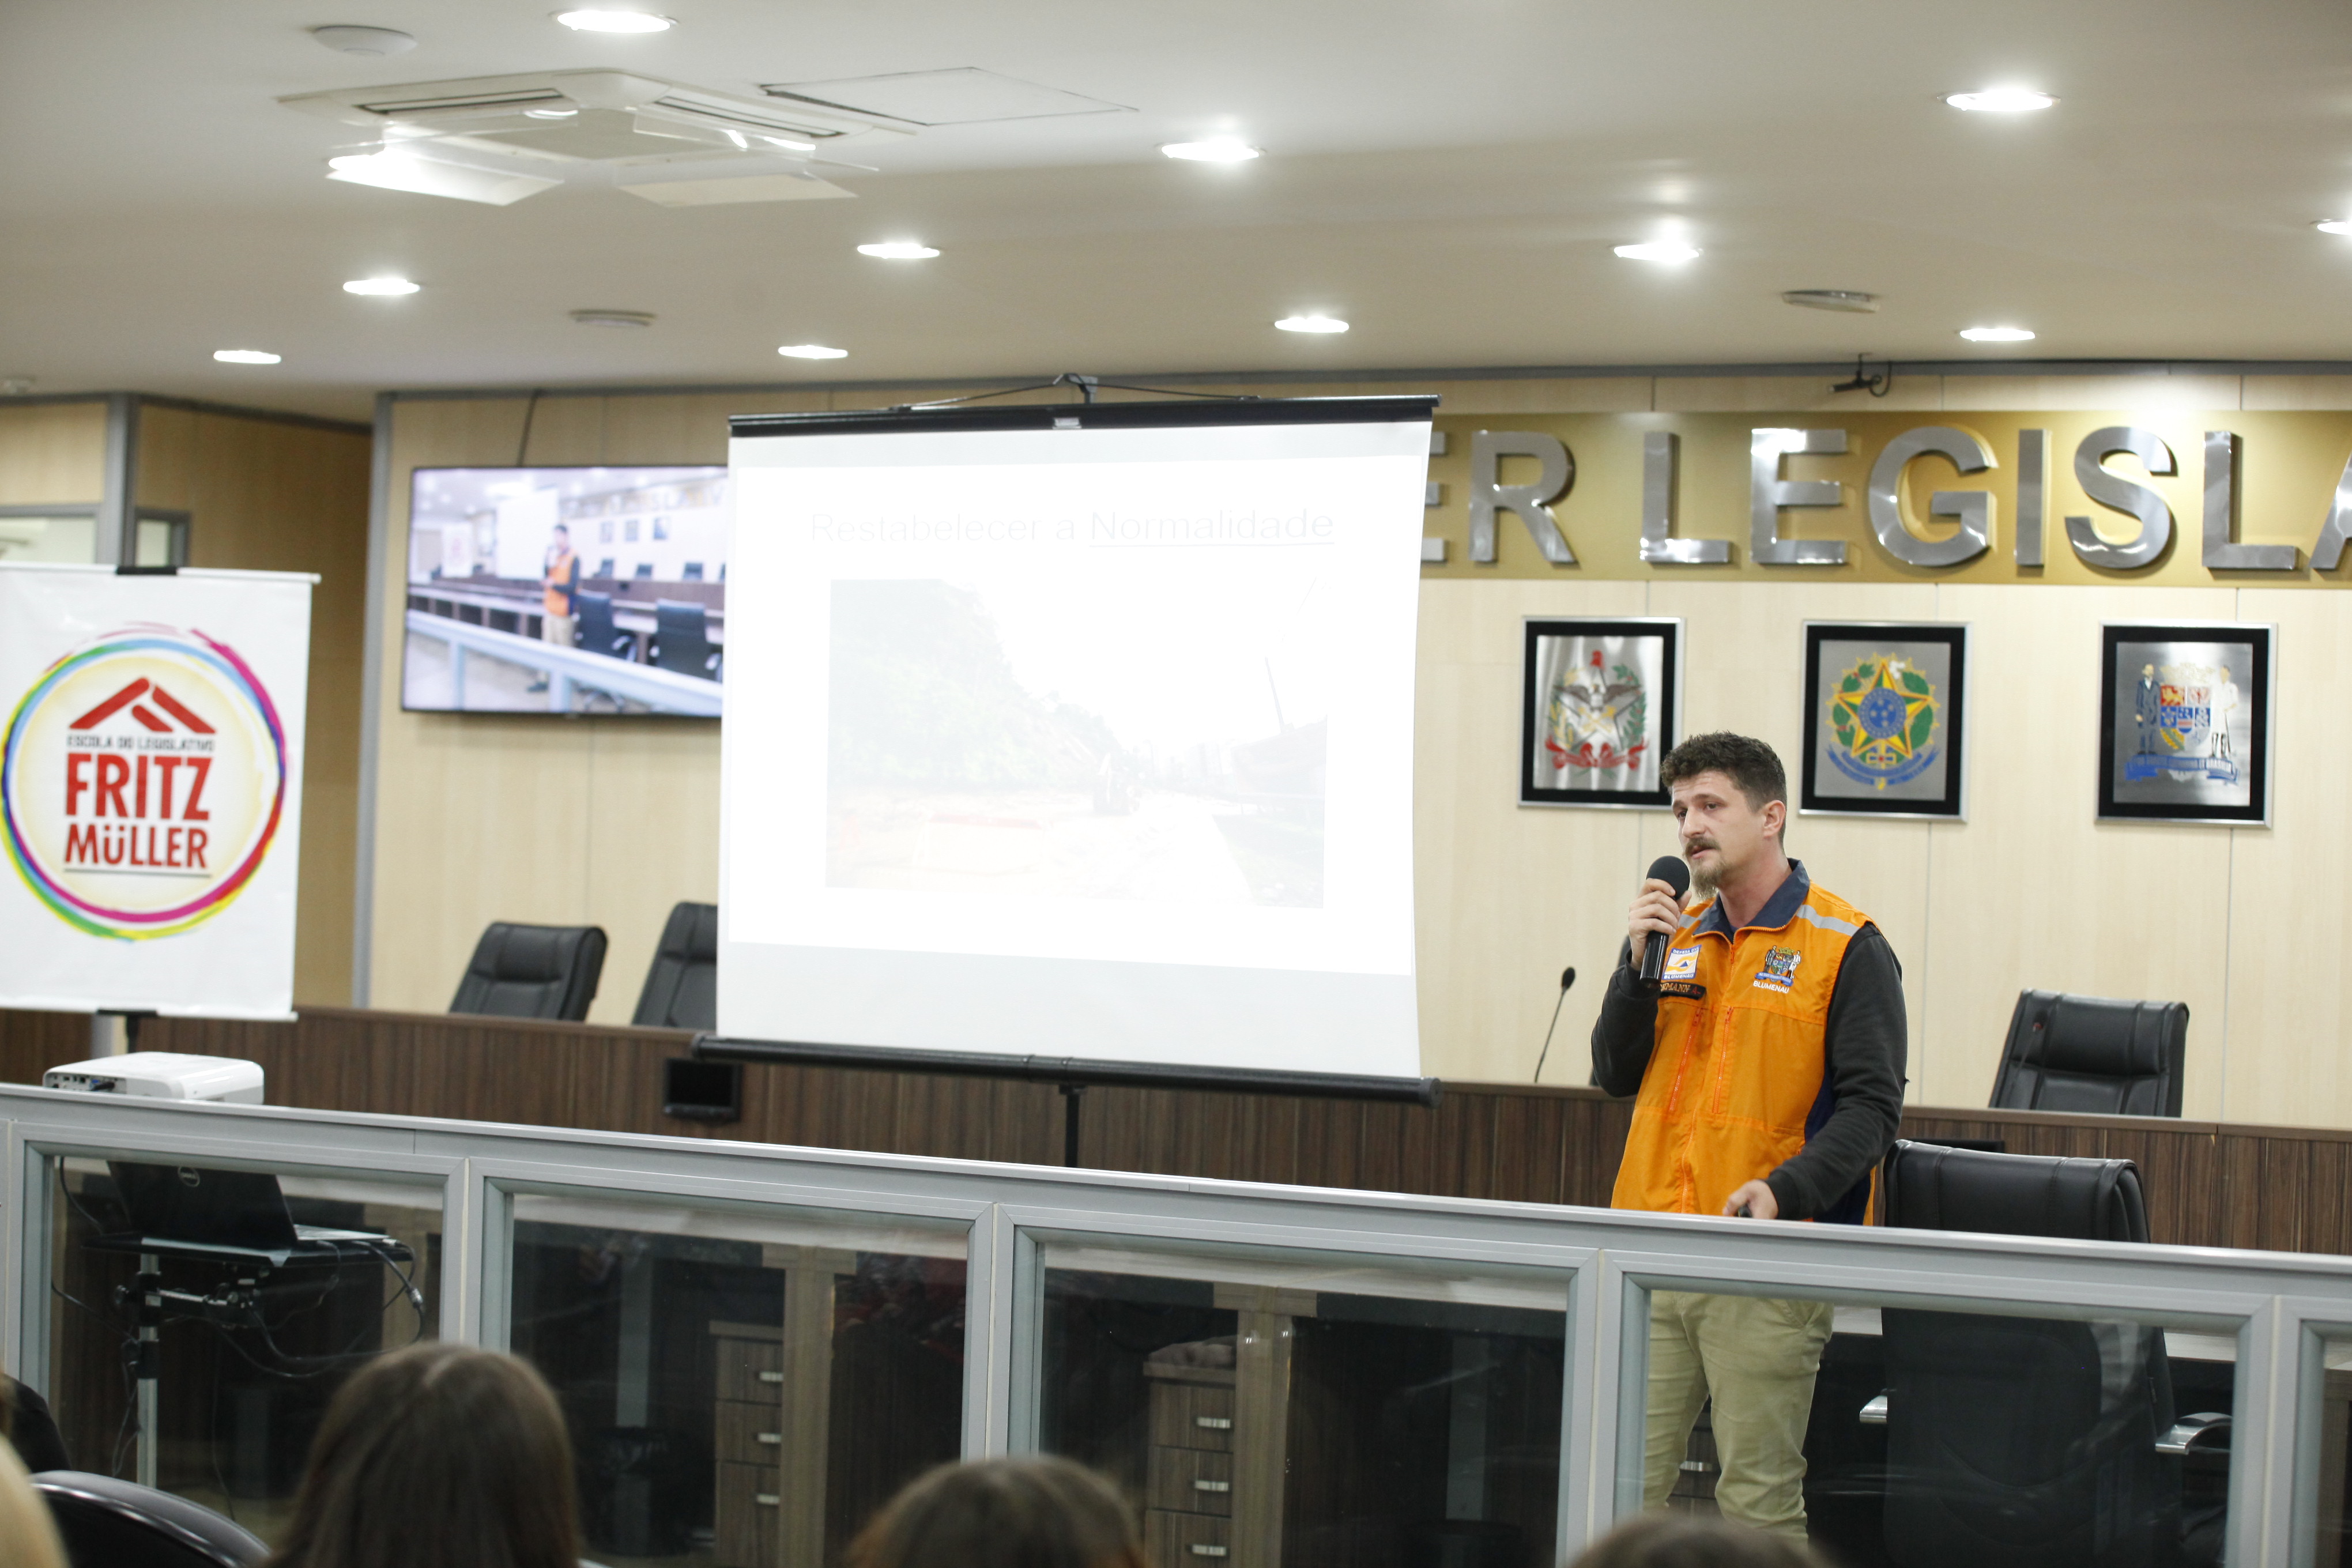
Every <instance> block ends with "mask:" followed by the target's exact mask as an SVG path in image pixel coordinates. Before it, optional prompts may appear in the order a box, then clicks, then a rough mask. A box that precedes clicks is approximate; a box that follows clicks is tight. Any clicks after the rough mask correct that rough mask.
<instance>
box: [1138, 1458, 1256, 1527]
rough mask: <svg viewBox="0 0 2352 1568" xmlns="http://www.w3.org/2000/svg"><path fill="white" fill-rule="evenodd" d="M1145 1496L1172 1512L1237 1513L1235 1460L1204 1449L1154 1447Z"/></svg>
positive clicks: (1150, 1503) (1151, 1501) (1154, 1504)
mask: <svg viewBox="0 0 2352 1568" xmlns="http://www.w3.org/2000/svg"><path fill="white" fill-rule="evenodd" d="M1144 1495H1145V1497H1146V1499H1147V1500H1148V1506H1150V1507H1151V1508H1156V1509H1165V1510H1169V1511H1170V1512H1171V1513H1213V1514H1218V1515H1227V1514H1231V1513H1232V1512H1233V1511H1234V1458H1233V1456H1232V1455H1231V1454H1212V1453H1209V1452H1208V1451H1206V1450H1205V1449H1201V1448H1154V1449H1152V1450H1151V1475H1150V1480H1149V1482H1148V1483H1147V1487H1146V1491H1145V1494H1144Z"/></svg>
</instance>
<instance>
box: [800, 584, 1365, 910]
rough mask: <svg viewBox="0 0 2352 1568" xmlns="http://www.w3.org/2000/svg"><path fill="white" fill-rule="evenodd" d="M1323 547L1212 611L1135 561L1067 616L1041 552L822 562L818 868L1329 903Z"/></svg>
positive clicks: (987, 886)
mask: <svg viewBox="0 0 2352 1568" xmlns="http://www.w3.org/2000/svg"><path fill="white" fill-rule="evenodd" d="M1317 553H1318V552H1311V551H1301V552H1297V567H1296V568H1295V569H1293V570H1291V571H1288V572H1286V573H1281V574H1276V575H1275V576H1273V577H1272V578H1270V579H1269V580H1268V582H1267V583H1266V584H1265V589H1264V591H1263V592H1262V593H1260V594H1259V595H1257V596H1256V597H1255V600H1253V601H1249V602H1244V603H1241V604H1238V605H1233V606H1231V607H1230V608H1228V609H1226V610H1225V611H1224V612H1223V614H1221V615H1220V616H1215V617H1211V618H1202V617H1201V616H1197V615H1195V614H1192V613H1188V611H1187V609H1186V606H1187V605H1197V604H1199V603H1200V602H1201V601H1200V600H1199V599H1197V598H1192V597H1191V596H1188V595H1171V594H1166V593H1152V592H1149V591H1145V589H1146V587H1147V585H1146V584H1143V583H1141V582H1140V581H1139V583H1138V584H1136V587H1137V591H1136V592H1135V593H1133V594H1131V595H1129V594H1121V593H1117V592H1113V593H1110V594H1107V595H1096V596H1095V598H1094V599H1093V601H1092V602H1091V603H1090V605H1089V607H1088V608H1087V610H1086V611H1085V612H1084V613H1077V614H1074V613H1073V611H1072V608H1071V601H1070V599H1069V598H1068V597H1067V596H1066V594H1065V593H1063V592H1062V591H1061V590H1060V586H1059V585H1057V584H1055V583H1053V582H1051V581H1043V582H1041V581H1039V580H1037V579H1036V577H1035V576H1034V573H1033V574H1028V575H1025V576H1022V575H1015V574H1010V573H1007V574H992V575H991V576H988V577H985V578H982V579H976V580H973V581H967V582H950V581H948V580H945V579H942V578H936V577H930V578H893V579H881V580H844V581H837V582H835V584H833V592H832V607H831V618H832V633H831V638H830V642H831V647H830V667H831V690H830V700H829V704H828V707H829V713H830V718H829V720H828V723H827V732H828V747H829V751H828V769H827V795H828V798H827V841H826V857H825V881H826V883H827V885H829V886H831V887H835V888H857V889H887V890H898V891H910V892H925V893H941V892H973V893H988V894H1004V893H1012V894H1014V895H1020V896H1032V897H1041V898H1062V899H1084V900H1132V901H1142V902H1149V903H1160V904H1182V905H1230V906H1242V905H1261V906H1270V907H1276V908H1292V909H1319V908H1321V907H1322V904H1323V857H1324V805H1325V801H1324V795H1325V790H1324V783H1325V751H1326V735H1327V731H1328V693H1329V690H1330V687H1331V680H1332V670H1331V668H1330V667H1331V665H1332V663H1333V661H1334V658H1335V654H1336V648H1335V637H1336V636H1337V633H1338V628H1336V627H1331V626H1324V625H1323V624H1322V623H1321V622H1320V621H1319V619H1318V615H1317V613H1316V612H1317V607H1318V602H1319V600H1321V599H1326V598H1328V595H1318V581H1319V580H1318V570H1319V568H1318V565H1317V563H1315V562H1314V561H1313V559H1312V557H1313V556H1314V555H1316V554H1317ZM1204 564H1205V563H1204ZM1154 569H1157V570H1161V571H1166V570H1171V569H1172V570H1174V571H1176V572H1178V573H1180V574H1181V573H1182V572H1183V571H1184V570H1185V569H1186V568H1185V567H1184V566H1182V565H1177V566H1174V567H1172V568H1171V567H1170V566H1169V565H1168V564H1167V563H1157V565H1156V566H1155V564H1154V563H1142V562H1139V563H1137V570H1138V571H1139V572H1143V571H1148V570H1154Z"/></svg>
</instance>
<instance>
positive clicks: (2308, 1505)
mask: <svg viewBox="0 0 2352 1568" xmlns="http://www.w3.org/2000/svg"><path fill="white" fill-rule="evenodd" d="M2316 1361H2317V1363H2318V1364H2317V1365H2315V1366H2314V1365H2312V1364H2310V1363H2308V1362H2307V1363H2305V1385H2304V1386H2305V1395H2304V1397H2305V1402H2306V1403H2305V1405H2304V1408H2303V1409H2302V1411H2301V1412H2300V1415H2301V1418H2302V1424H2303V1442H2304V1445H2305V1448H2306V1449H2307V1450H2309V1451H2308V1452H2306V1453H2305V1454H2304V1455H2303V1456H2302V1464H2301V1465H2300V1466H2299V1467H2298V1470H2299V1473H2300V1474H2301V1475H2302V1476H2303V1478H2304V1484H2305V1485H2307V1486H2309V1487H2311V1488H2312V1489H2313V1492H2314V1496H2313V1497H2312V1498H2311V1499H2310V1500H2305V1502H2304V1504H2303V1507H2302V1509H2301V1510H2299V1514H2298V1517H2300V1518H2302V1519H2305V1520H2307V1521H2312V1528H2313V1532H2314V1534H2315V1538H2316V1539H2315V1540H2314V1541H2313V1542H2312V1544H2311V1547H2310V1550H2309V1553H2308V1555H2307V1556H2306V1555H2304V1554H2302V1553H2301V1552H2298V1554H2297V1556H2296V1557H2295V1561H2296V1562H2298V1563H2302V1562H2308V1563H2312V1564H2313V1568H2352V1333H2346V1332H2344V1331H2340V1330H2338V1331H2335V1332H2332V1333H2328V1334H2325V1335H2322V1336H2320V1338H2319V1342H2318V1344H2317V1346H2316Z"/></svg>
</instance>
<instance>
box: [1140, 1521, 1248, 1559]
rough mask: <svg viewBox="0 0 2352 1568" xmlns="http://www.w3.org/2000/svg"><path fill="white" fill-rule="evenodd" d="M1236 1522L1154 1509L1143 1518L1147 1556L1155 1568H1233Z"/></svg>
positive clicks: (1145, 1554)
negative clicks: (1234, 1524)
mask: <svg viewBox="0 0 2352 1568" xmlns="http://www.w3.org/2000/svg"><path fill="white" fill-rule="evenodd" d="M1233 1532H1234V1526H1233V1521H1231V1520H1228V1519H1219V1518H1217V1517H1216V1516H1215V1515H1213V1514H1206V1513H1176V1512H1172V1511H1171V1510H1167V1509H1160V1508H1155V1509H1150V1510H1146V1511H1145V1513H1144V1516H1143V1554H1144V1556H1145V1557H1146V1558H1147V1559H1148V1560H1149V1561H1150V1563H1151V1568H1229V1565H1230V1564H1231V1563H1232V1562H1233V1557H1234V1553H1233Z"/></svg>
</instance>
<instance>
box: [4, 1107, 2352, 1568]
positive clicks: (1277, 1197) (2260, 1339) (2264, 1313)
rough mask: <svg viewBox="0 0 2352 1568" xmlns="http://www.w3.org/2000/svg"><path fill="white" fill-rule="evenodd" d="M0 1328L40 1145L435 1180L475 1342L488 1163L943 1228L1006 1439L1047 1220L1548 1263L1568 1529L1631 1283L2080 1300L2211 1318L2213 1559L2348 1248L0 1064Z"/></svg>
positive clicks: (496, 1297)
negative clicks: (1415, 1188) (963, 1147)
mask: <svg viewBox="0 0 2352 1568" xmlns="http://www.w3.org/2000/svg"><path fill="white" fill-rule="evenodd" d="M0 1121H5V1163H0V1221H5V1224H0V1349H4V1350H5V1353H6V1355H7V1356H8V1358H9V1364H11V1365H15V1366H18V1367H27V1368H30V1367H39V1366H44V1365H46V1364H47V1352H48V1343H49V1325H50V1310H49V1300H48V1292H47V1284H48V1279H47V1259H48V1258H49V1257H50V1255H51V1243H52V1237H51V1234H50V1215H51V1207H52V1205H50V1204H49V1203H48V1202H47V1176H48V1172H49V1170H50V1169H51V1166H50V1165H49V1163H48V1162H49V1160H50V1158H51V1157H52V1156H58V1155H97V1156H102V1155H107V1154H114V1155H118V1156H119V1155H124V1154H139V1155H144V1156H150V1157H152V1156H155V1155H167V1156H168V1155H176V1156H179V1157H182V1158H184V1159H188V1160H191V1161H203V1162H205V1163H215V1164H222V1165H233V1166H245V1167H248V1168H259V1169H268V1170H273V1171H281V1172H289V1173H292V1172H315V1173H320V1174H327V1173H351V1174H361V1173H364V1174H368V1175H372V1176H376V1177H378V1178H382V1179H389V1180H394V1181H407V1182H414V1183H417V1184H425V1185H435V1184H437V1185H438V1186H439V1188H440V1191H441V1198H442V1237H443V1246H442V1275H441V1285H440V1288H441V1292H442V1296H441V1324H442V1330H441V1331H442V1334H443V1336H444V1337H445V1338H447V1339H451V1340H456V1341H463V1342H472V1343H479V1344H488V1345H493V1346H499V1345H503V1343H504V1342H505V1338H506V1328H507V1300H508V1298H507V1290H508V1286H509V1271H510V1257H509V1218H508V1209H509V1205H508V1204H507V1203H506V1202H505V1201H503V1194H507V1193H509V1192H511V1191H515V1190H528V1191H536V1192H547V1191H554V1192H559V1193H564V1194H575V1195H578V1196H581V1197H590V1198H593V1197H595V1196H600V1195H601V1196H609V1197H614V1198H635V1199H644V1198H656V1199H659V1200H661V1201H663V1202H666V1203H671V1204H684V1205H688V1206H693V1205H712V1206H716V1207H737V1206H740V1205H753V1206H765V1207H777V1208H784V1209H789V1210H792V1211H793V1212H794V1213H796V1214H798V1215H814V1214H831V1215H839V1216H841V1217H842V1218H843V1219H845V1220H855V1219H856V1218H858V1217H861V1216H862V1217H866V1218H868V1219H870V1220H885V1221H887V1220H891V1219H900V1218H903V1219H905V1220H908V1221H912V1222H915V1223H917V1224H927V1225H929V1226H955V1227H959V1228H963V1229H965V1230H966V1231H967V1234H968V1241H967V1249H968V1250H967V1257H966V1270H967V1272H966V1280H967V1290H968V1293H969V1294H968V1300H967V1305H966V1325H967V1326H966V1347H965V1348H966V1362H965V1380H966V1381H965V1393H964V1418H963V1442H964V1449H965V1452H966V1453H968V1454H972V1455H983V1454H992V1453H1002V1452H1008V1451H1019V1450H1021V1449H1023V1448H1024V1447H1028V1446H1030V1444H1031V1441H1032V1439H1031V1434H1032V1432H1033V1431H1034V1417H1035V1404H1036V1401H1035V1384H1036V1373H1037V1361H1036V1358H1037V1353H1038V1344H1039V1340H1038V1323H1039V1315H1038V1313H1037V1311H1036V1308H1037V1305H1038V1302H1039V1300H1040V1296H1041V1290H1042V1283H1043V1260H1042V1256H1041V1250H1040V1248H1041V1243H1042V1244H1045V1245H1050V1244H1051V1243H1052V1242H1053V1241H1054V1239H1055V1238H1056V1237H1061V1236H1070V1235H1078V1236H1086V1237H1118V1238H1121V1239H1122V1240H1123V1241H1125V1242H1129V1243H1131V1244H1132V1245H1133V1246H1135V1247H1137V1248H1139V1249H1140V1250H1146V1251H1149V1250H1151V1249H1152V1248H1153V1247H1154V1246H1155V1244H1157V1245H1159V1246H1163V1247H1178V1248H1181V1250H1182V1251H1184V1252H1186V1253H1188V1254H1195V1255H1197V1254H1198V1253H1199V1252H1200V1251H1201V1250H1202V1248H1207V1249H1209V1250H1211V1251H1215V1250H1218V1249H1224V1250H1229V1251H1233V1252H1234V1253H1236V1254H1240V1253H1244V1252H1250V1253H1262V1252H1263V1251H1264V1250H1265V1249H1269V1248H1273V1249H1283V1250H1287V1251H1299V1252H1312V1253H1317V1254H1324V1255H1331V1254H1341V1255H1355V1256H1360V1257H1363V1258H1366V1259H1367V1261H1370V1260H1372V1259H1379V1260H1381V1262H1383V1263H1384V1264H1385V1265H1386V1266H1388V1267H1391V1268H1405V1269H1408V1270H1410V1269H1411V1268H1412V1266H1413V1265H1414V1264H1415V1263H1416V1262H1419V1263H1422V1264H1424V1265H1429V1266H1434V1267H1437V1268H1448V1269H1459V1268H1463V1267H1465V1266H1468V1267H1471V1268H1475V1267H1476V1266H1478V1265H1482V1264H1486V1265H1496V1266H1500V1267H1503V1268H1508V1269H1509V1270H1511V1271H1512V1272H1513V1273H1515V1274H1519V1273H1524V1271H1526V1270H1528V1269H1537V1270H1543V1271H1548V1272H1552V1273H1556V1274H1557V1275H1558V1277H1559V1279H1560V1281H1561V1285H1562V1289H1563V1292H1564V1306H1565V1309H1566V1312H1567V1320H1566V1321H1567V1332H1568V1337H1569V1342H1568V1344H1567V1346H1566V1347H1565V1350H1566V1366H1567V1387H1566V1390H1565V1395H1564V1398H1563V1401H1562V1421H1563V1431H1562V1442H1561V1467H1560V1490H1559V1521H1560V1523H1559V1535H1560V1545H1561V1548H1562V1550H1563V1552H1572V1551H1573V1550H1574V1549H1575V1548H1576V1547H1577V1546H1579V1545H1580V1544H1581V1543H1582V1542H1584V1541H1586V1540H1588V1539H1590V1538H1591V1537H1592V1536H1594V1535H1597V1534H1599V1533H1601V1531H1604V1530H1605V1529H1606V1528H1607V1527H1608V1525H1609V1524H1610V1522H1611V1521H1612V1520H1613V1519H1614V1518H1615V1517H1617V1516H1618V1515H1619V1514H1620V1513H1621V1512H1622V1511H1624V1510H1626V1509H1627V1508H1628V1507H1629V1502H1628V1499H1629V1497H1630V1498H1631V1499H1632V1500H1633V1503H1634V1504H1637V1503H1638V1489H1639V1486H1640V1480H1639V1477H1640V1468H1641V1466H1640V1457H1639V1456H1640V1453H1641V1441H1640V1438H1641V1424H1642V1420H1643V1407H1644V1405H1645V1399H1644V1395H1643V1387H1644V1379H1645V1377H1646V1367H1645V1365H1644V1363H1645V1360H1646V1353H1647V1337H1646V1335H1645V1334H1644V1333H1643V1332H1642V1331H1641V1325H1642V1324H1643V1322H1644V1321H1646V1313H1647V1292H1648V1291H1649V1290H1651V1289H1717V1290H1722V1289H1728V1290H1734V1291H1747V1292H1751V1293H1759V1294H1790V1295H1801V1296H1805V1297H1809V1298H1814V1299H1820V1300H1831V1301H1833V1302H1844V1303H1854V1304H1868V1305H1874V1306H1875V1305H1881V1304H1888V1303H1892V1304H1895V1305H1912V1306H1940V1307H1943V1308H1947V1309H1951V1310H1976V1311H1987V1312H1994V1313H2002V1312H2006V1313H2011V1314H2015V1315H2031V1316H2039V1317H2050V1316H2061V1317H2068V1316H2074V1317H2093V1316H2095V1317H2100V1318H2105V1319H2111V1320H2120V1321H2140V1322H2151V1323H2155V1322H2160V1323H2163V1324H2166V1325H2168V1326H2170V1327H2173V1328H2175V1329H2182V1328H2193V1329H2198V1330H2201V1331H2208V1332H2218V1333H2222V1334H2226V1335H2231V1336H2234V1339H2235V1342H2236V1365H2237V1368H2238V1371H2237V1375H2236V1391H2237V1392H2236V1408H2235V1410H2234V1411H2233V1412H2232V1414H2233V1415H2234V1417H2235V1429H2234V1433H2233V1441H2232V1462H2231V1483H2230V1484H2231V1493H2230V1517H2229V1538H2228V1561H2229V1562H2231V1563H2233V1564H2239V1565H2246V1564H2254V1563H2261V1564H2266V1565H2268V1564H2275V1565H2277V1568H2301V1565H2302V1564H2305V1563H2309V1562H2310V1561H2311V1559H2312V1555H2313V1532H2314V1525H2315V1517H2316V1516H2315V1509H2316V1506H2317V1504H2316V1499H2317V1486H2316V1474H2317V1469H2316V1467H2317V1453H2318V1442H2317V1436H2318V1422H2319V1404H2320V1389H2321V1385H2322V1373H2323V1359H2322V1350H2323V1342H2324V1340H2325V1338H2326V1337H2328V1336H2335V1335H2343V1334H2346V1333H2347V1332H2352V1258H2329V1257H2315V1256H2311V1255H2305V1254H2287V1253H2265V1252H2239V1251H2224V1250H2221V1249H2215V1248H2201V1247H2152V1246H2127V1245H2122V1244H2105V1243H2089V1242H2063V1241H2048V1240H2042V1239H2037V1238H2029V1237H1994V1236H1962V1235H1952V1234H1947V1233H1940V1232H1923V1231H1898V1230H1886V1229H1863V1228H1855V1227H1847V1226H1797V1225H1790V1226H1780V1225H1769V1224H1768V1225H1759V1224H1756V1223H1755V1222H1752V1221H1738V1220H1717V1219H1705V1218H1694V1217H1689V1216H1677V1215H1649V1214H1640V1213H1633V1212H1621V1211H1612V1210H1602V1209H1578V1208H1563V1207H1549V1206H1545V1205H1532V1204H1508V1203H1489V1202H1480V1201H1475V1200H1468V1199H1454V1198H1433V1197H1418V1196H1412V1195H1408V1194H1389V1193H1373V1192H1358V1191H1335V1190H1328V1189H1316V1188H1297V1187H1276V1186H1261V1185H1254V1184H1244V1183H1234V1182H1209V1181H1194V1180H1187V1179H1181V1178H1174V1177H1164V1176H1150V1175H1136V1174H1129V1173H1117V1172H1100V1171H1071V1170H1064V1169H1058V1168H1055V1167H1047V1166H1024V1165H1004V1164H991V1163H976V1162H963V1161H947V1160H926V1159H915V1158H909V1157H902V1156H894V1155H884V1154H859V1153H849V1152H838V1151H833V1150H821V1149H795V1148H784V1147H778V1146H774V1145H767V1144H746V1143H731V1142H718V1141H713V1140H704V1139H688V1138H668V1137H647V1136H630V1135H625V1134H615V1133H597V1132H582V1131H570V1130H566V1129H558V1128H532V1127H514V1126H502V1125H496V1124H488V1123H478V1122H461V1121H431V1120H427V1119H424V1118H415V1117H394V1116H364V1115H356V1114H348V1113H341V1112H330V1111H305V1110H288V1109H280V1108H275V1107H251V1106H216V1105H181V1104H175V1103H172V1102H164V1101H139V1100H115V1099H109V1098H97V1097H92V1096H89V1095H83V1094H74V1093H68V1092H65V1091H53V1090H45V1089H25V1088H17V1087H14V1086H0ZM1621 1456H1622V1457H1623V1459H1624V1462H1623V1463H1622V1464H1621V1463H1620V1458H1621ZM1629 1478H1630V1479H1629Z"/></svg>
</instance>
